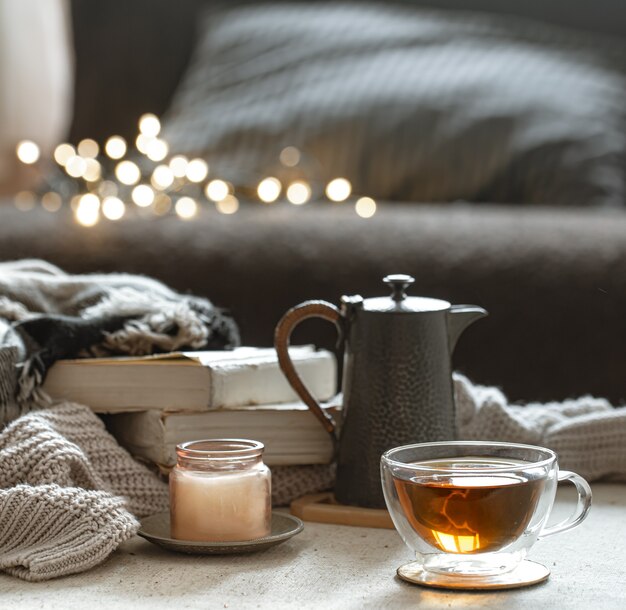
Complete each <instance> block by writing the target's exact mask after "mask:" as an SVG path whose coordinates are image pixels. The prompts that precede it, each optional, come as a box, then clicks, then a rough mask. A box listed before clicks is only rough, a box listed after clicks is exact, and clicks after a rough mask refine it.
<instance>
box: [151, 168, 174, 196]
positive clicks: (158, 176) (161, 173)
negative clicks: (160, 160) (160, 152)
mask: <svg viewBox="0 0 626 610" xmlns="http://www.w3.org/2000/svg"><path fill="white" fill-rule="evenodd" d="M150 182H151V183H152V186H153V187H154V188H155V189H159V190H161V191H162V190H165V189H166V188H168V187H169V186H172V183H173V182H174V172H172V170H171V169H170V168H169V167H168V166H167V165H157V166H156V167H155V168H154V171H153V172H152V178H150Z"/></svg>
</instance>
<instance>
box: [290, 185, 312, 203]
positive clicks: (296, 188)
mask: <svg viewBox="0 0 626 610" xmlns="http://www.w3.org/2000/svg"><path fill="white" fill-rule="evenodd" d="M287 199H288V200H289V201H290V202H291V203H293V204H294V205H303V204H305V203H306V202H307V201H308V200H309V199H311V187H310V186H309V185H308V183H307V182H304V180H296V181H295V182H292V183H291V184H290V185H289V186H288V187H287Z"/></svg>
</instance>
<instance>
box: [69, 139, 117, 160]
mask: <svg viewBox="0 0 626 610" xmlns="http://www.w3.org/2000/svg"><path fill="white" fill-rule="evenodd" d="M61 146H69V144H61ZM126 150H127V146H126V140H125V139H124V138H122V136H111V137H110V138H109V139H108V140H107V141H106V143H105V145H104V152H105V153H106V154H107V156H108V157H110V158H111V159H116V160H117V159H121V158H122V157H123V156H124V155H125V154H126Z"/></svg>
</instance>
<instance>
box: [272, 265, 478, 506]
mask: <svg viewBox="0 0 626 610" xmlns="http://www.w3.org/2000/svg"><path fill="white" fill-rule="evenodd" d="M414 281H415V280H414V279H413V278H412V277H411V276H408V275H388V276H387V277H385V278H384V282H385V283H386V284H388V285H389V286H390V287H391V290H392V294H391V296H389V297H377V298H373V299H363V298H362V297H360V296H344V297H342V298H341V308H340V309H339V308H337V307H335V306H334V305H332V304H331V303H328V302H326V301H306V302H305V303H301V304H300V305H297V306H296V307H293V308H292V309H290V310H289V311H288V312H287V313H286V314H285V315H284V316H283V317H282V319H281V320H280V322H279V323H278V326H277V327H276V332H275V336H274V345H275V347H276V351H277V353H278V360H279V363H280V367H281V369H282V371H283V373H284V374H285V376H286V377H287V380H288V381H289V383H290V384H291V386H292V387H293V389H294V390H295V391H296V393H297V394H298V395H299V396H300V398H301V399H302V400H303V401H304V403H305V404H306V405H307V406H308V407H309V408H310V409H311V411H312V412H313V414H314V415H315V416H316V417H317V418H318V419H319V421H320V422H321V424H322V425H323V426H324V428H325V429H326V431H327V432H328V433H329V434H330V435H331V436H332V438H333V441H334V443H335V447H336V455H337V480H336V484H335V497H336V499H337V501H338V502H340V503H342V504H351V505H355V506H364V507H372V508H382V507H384V506H385V502H384V499H383V494H382V489H381V484H380V456H381V455H382V454H383V453H384V452H385V451H386V450H387V449H391V448H392V447H396V446H398V445H405V444H409V443H419V442H428V441H443V440H452V439H454V438H456V422H455V407H454V398H453V391H452V370H451V361H450V360H451V354H452V351H453V350H454V346H455V345H456V342H457V339H458V338H459V336H460V335H461V333H462V332H463V331H464V330H465V329H466V328H467V327H468V326H469V325H470V324H471V323H472V322H474V321H475V320H477V319H478V318H482V317H483V316H486V315H487V312H486V311H485V310H484V309H483V308H482V307H478V306H475V305H451V304H450V303H448V302H447V301H443V300H440V299H431V298H424V297H411V296H407V295H406V292H405V291H406V289H407V287H408V286H410V285H411V284H412V283H413V282H414ZM314 317H319V318H323V319H325V320H328V321H330V322H333V323H334V324H335V325H336V326H337V328H338V331H339V333H340V337H342V338H343V339H344V342H345V349H344V371H343V387H342V389H343V417H342V423H341V426H339V424H338V422H336V421H335V420H334V419H333V417H332V416H331V415H329V413H327V412H326V411H324V410H323V409H322V408H321V407H320V405H319V404H318V402H317V401H316V400H315V398H313V396H312V395H311V393H310V392H309V391H308V389H307V388H306V386H305V385H304V384H303V382H302V380H301V379H300V377H299V376H298V373H297V372H296V370H295V368H294V365H293V363H292V362H291V360H290V358H289V351H288V347H289V340H290V336H291V333H292V331H293V329H294V328H295V327H296V326H297V325H298V324H299V323H300V322H301V321H303V320H305V319H307V318H314Z"/></svg>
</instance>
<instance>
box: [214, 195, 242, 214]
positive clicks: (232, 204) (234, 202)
mask: <svg viewBox="0 0 626 610" xmlns="http://www.w3.org/2000/svg"><path fill="white" fill-rule="evenodd" d="M215 207H216V208H217V211H218V212H219V213H220V214H234V213H235V212H236V211H237V210H238V209H239V199H237V197H235V196H234V195H226V197H224V199H222V200H220V201H216V202H215Z"/></svg>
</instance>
